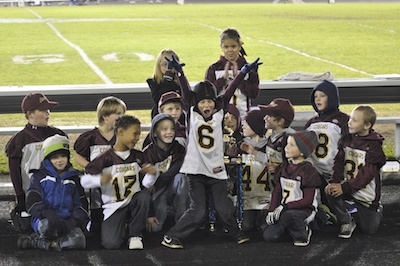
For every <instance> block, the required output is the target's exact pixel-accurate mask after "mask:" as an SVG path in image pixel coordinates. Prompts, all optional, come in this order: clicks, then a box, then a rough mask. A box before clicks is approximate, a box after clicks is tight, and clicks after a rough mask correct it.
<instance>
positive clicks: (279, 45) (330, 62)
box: [258, 40, 374, 77]
mask: <svg viewBox="0 0 400 266" xmlns="http://www.w3.org/2000/svg"><path fill="white" fill-rule="evenodd" d="M258 41H259V42H264V43H267V44H270V45H274V46H277V47H279V48H283V49H286V50H288V51H291V52H294V53H297V54H300V55H302V56H305V57H309V58H312V59H315V60H317V61H321V62H325V63H328V64H332V65H336V66H339V67H342V68H345V69H347V70H350V71H353V72H357V73H361V74H364V75H368V76H371V77H373V76H374V74H371V73H367V72H365V71H362V70H358V69H355V68H352V67H349V66H346V65H344V64H341V63H337V62H333V61H330V60H327V59H322V58H320V57H316V56H313V55H309V54H306V53H303V52H301V51H299V50H296V49H293V48H290V47H287V46H285V45H282V44H279V43H275V42H270V41H265V40H258Z"/></svg>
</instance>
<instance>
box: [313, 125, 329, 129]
mask: <svg viewBox="0 0 400 266" xmlns="http://www.w3.org/2000/svg"><path fill="white" fill-rule="evenodd" d="M313 129H328V125H314V126H313Z"/></svg>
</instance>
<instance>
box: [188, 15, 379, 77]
mask: <svg viewBox="0 0 400 266" xmlns="http://www.w3.org/2000/svg"><path fill="white" fill-rule="evenodd" d="M190 22H192V23H197V24H200V25H202V26H205V27H208V28H210V29H213V30H217V31H219V32H221V31H222V30H223V29H220V28H217V27H214V26H211V25H208V24H204V23H198V22H194V21H190ZM242 37H245V38H247V39H249V40H252V38H251V37H247V36H244V35H242ZM258 41H259V42H262V43H266V44H269V45H273V46H276V47H279V48H282V49H285V50H288V51H290V52H293V53H296V54H299V55H302V56H304V57H308V58H312V59H314V60H317V61H321V62H324V63H328V64H331V65H336V66H339V67H342V68H345V69H347V70H350V71H353V72H357V73H361V74H364V75H368V76H371V77H373V76H374V74H371V73H367V72H365V71H362V70H359V69H355V68H353V67H349V66H346V65H344V64H341V63H338V62H334V61H330V60H327V59H323V58H320V57H317V56H313V55H310V54H307V53H304V52H302V51H299V50H296V49H294V48H291V47H288V46H285V45H283V44H279V43H276V42H271V41H266V40H260V39H258Z"/></svg>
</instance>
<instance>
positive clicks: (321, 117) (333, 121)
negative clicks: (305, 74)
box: [304, 80, 349, 179]
mask: <svg viewBox="0 0 400 266" xmlns="http://www.w3.org/2000/svg"><path fill="white" fill-rule="evenodd" d="M316 91H322V92H323V93H325V94H326V95H327V96H328V106H327V108H326V109H325V110H322V111H319V110H318V108H317V106H316V105H315V102H314V95H315V92H316ZM310 99H311V105H312V106H313V108H314V110H315V111H316V112H317V113H318V115H317V116H315V117H313V118H311V119H310V120H309V121H308V122H307V123H306V125H305V127H304V128H305V129H306V130H309V131H314V132H315V133H316V134H317V136H318V141H319V143H320V145H318V146H317V148H316V149H315V152H314V153H313V154H312V155H311V159H312V161H313V163H314V166H315V168H316V169H317V171H318V173H319V174H320V175H323V176H325V178H326V179H329V178H330V177H331V176H332V174H333V170H332V168H333V160H334V158H335V156H336V154H337V152H338V149H337V144H338V142H339V139H340V138H341V137H342V136H344V135H346V134H348V133H349V128H348V125H347V122H348V121H349V116H348V115H347V114H345V113H342V112H341V111H340V110H339V104H340V100H339V90H338V88H337V87H336V86H335V84H333V83H332V82H330V81H327V80H324V81H323V82H321V83H320V84H318V85H317V86H316V87H315V88H314V89H313V90H312V92H311V95H310Z"/></svg>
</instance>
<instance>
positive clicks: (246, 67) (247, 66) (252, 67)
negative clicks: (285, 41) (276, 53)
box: [241, 58, 262, 74]
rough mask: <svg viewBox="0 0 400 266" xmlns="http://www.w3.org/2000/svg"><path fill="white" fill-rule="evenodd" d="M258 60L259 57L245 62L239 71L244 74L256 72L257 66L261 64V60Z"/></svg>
mask: <svg viewBox="0 0 400 266" xmlns="http://www.w3.org/2000/svg"><path fill="white" fill-rule="evenodd" d="M259 60H260V58H257V59H256V61H254V62H253V63H247V64H245V65H244V66H243V67H242V69H241V71H242V72H243V73H245V74H247V73H249V72H250V71H253V72H254V73H257V71H258V66H259V65H262V62H260V63H258V61H259Z"/></svg>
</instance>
